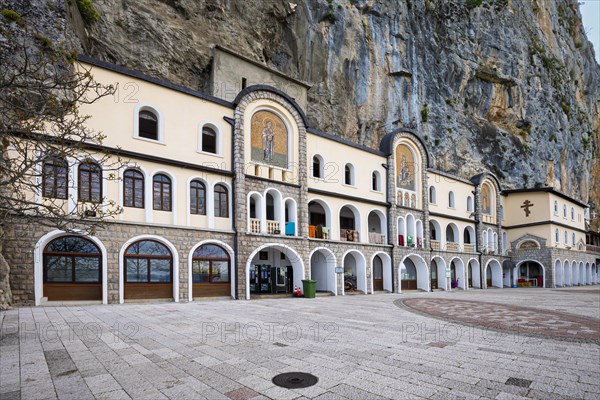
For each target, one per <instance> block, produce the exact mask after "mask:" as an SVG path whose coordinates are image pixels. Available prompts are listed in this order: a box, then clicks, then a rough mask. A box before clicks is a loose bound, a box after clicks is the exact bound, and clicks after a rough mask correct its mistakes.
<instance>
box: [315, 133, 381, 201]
mask: <svg viewBox="0 0 600 400" xmlns="http://www.w3.org/2000/svg"><path fill="white" fill-rule="evenodd" d="M316 155H318V156H320V157H321V158H322V160H323V165H322V169H323V173H324V175H323V177H322V178H315V177H314V176H313V162H312V160H313V157H314V156H316ZM306 158H307V163H308V187H309V188H311V189H319V190H324V191H328V192H331V193H340V194H343V195H347V196H354V197H358V198H362V199H369V200H375V201H381V202H385V201H386V194H385V191H386V185H387V182H386V178H385V177H386V170H385V169H384V168H383V166H382V164H385V163H386V159H385V157H382V156H379V155H377V154H373V153H369V152H367V151H364V150H361V149H358V148H355V147H351V146H346V145H344V144H342V143H339V142H336V141H333V140H331V139H327V138H324V137H322V136H318V135H315V134H311V133H308V135H307V151H306ZM347 163H350V164H352V166H353V167H354V178H355V184H354V185H346V184H345V183H344V178H345V176H344V171H345V166H346V164H347ZM374 171H377V172H379V179H380V187H381V191H374V190H373V189H372V181H371V180H372V174H373V172H374Z"/></svg>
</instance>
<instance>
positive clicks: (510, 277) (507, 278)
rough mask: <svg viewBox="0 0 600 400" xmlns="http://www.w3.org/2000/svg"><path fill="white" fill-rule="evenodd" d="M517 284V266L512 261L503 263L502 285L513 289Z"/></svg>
mask: <svg viewBox="0 0 600 400" xmlns="http://www.w3.org/2000/svg"><path fill="white" fill-rule="evenodd" d="M516 283H517V280H516V265H515V263H514V262H513V261H512V260H504V261H502V285H503V286H504V287H505V288H511V287H513V286H514V285H515V284H516Z"/></svg>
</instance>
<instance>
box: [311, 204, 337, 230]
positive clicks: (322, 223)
mask: <svg viewBox="0 0 600 400" xmlns="http://www.w3.org/2000/svg"><path fill="white" fill-rule="evenodd" d="M308 220H309V226H308V237H310V238H314V239H332V236H331V210H330V208H329V206H328V205H327V203H325V202H324V201H323V200H311V201H310V202H309V203H308Z"/></svg>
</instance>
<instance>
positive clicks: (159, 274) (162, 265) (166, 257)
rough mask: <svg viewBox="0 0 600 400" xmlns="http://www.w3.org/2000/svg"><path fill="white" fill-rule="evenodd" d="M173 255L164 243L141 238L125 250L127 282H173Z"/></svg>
mask: <svg viewBox="0 0 600 400" xmlns="http://www.w3.org/2000/svg"><path fill="white" fill-rule="evenodd" d="M172 281H173V255H172V254H171V251H170V250H169V249H168V248H167V247H166V246H165V245H164V244H162V243H159V242H157V241H154V240H141V241H139V242H135V243H133V244H132V245H131V246H129V247H128V248H127V250H126V251H125V282H130V283H171V282H172Z"/></svg>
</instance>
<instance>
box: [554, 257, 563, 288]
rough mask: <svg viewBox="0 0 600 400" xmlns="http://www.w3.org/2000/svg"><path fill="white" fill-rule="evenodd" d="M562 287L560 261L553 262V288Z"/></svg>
mask: <svg viewBox="0 0 600 400" xmlns="http://www.w3.org/2000/svg"><path fill="white" fill-rule="evenodd" d="M562 286H563V266H562V264H561V262H560V260H556V261H555V262H554V287H562Z"/></svg>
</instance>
